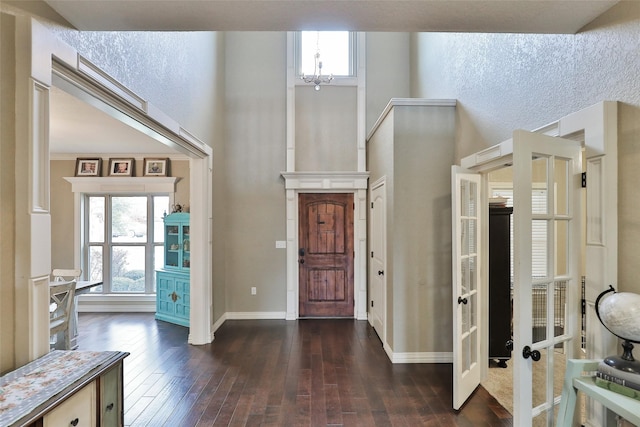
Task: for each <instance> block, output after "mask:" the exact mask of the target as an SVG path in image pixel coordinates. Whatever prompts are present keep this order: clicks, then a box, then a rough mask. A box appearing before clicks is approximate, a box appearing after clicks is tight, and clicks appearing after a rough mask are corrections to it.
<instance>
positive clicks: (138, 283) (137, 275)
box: [111, 246, 145, 292]
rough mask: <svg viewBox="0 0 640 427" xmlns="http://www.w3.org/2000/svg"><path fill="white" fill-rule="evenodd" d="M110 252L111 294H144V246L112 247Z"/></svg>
mask: <svg viewBox="0 0 640 427" xmlns="http://www.w3.org/2000/svg"><path fill="white" fill-rule="evenodd" d="M111 252H112V255H111V292H144V291H145V276H144V266H145V255H144V252H145V248H144V246H113V247H112V249H111Z"/></svg>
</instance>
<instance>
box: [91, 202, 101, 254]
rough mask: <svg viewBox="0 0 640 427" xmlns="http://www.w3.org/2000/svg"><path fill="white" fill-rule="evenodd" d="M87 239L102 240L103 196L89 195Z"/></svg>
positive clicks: (98, 241)
mask: <svg viewBox="0 0 640 427" xmlns="http://www.w3.org/2000/svg"><path fill="white" fill-rule="evenodd" d="M89 241H90V242H95V243H102V242H104V197H89Z"/></svg>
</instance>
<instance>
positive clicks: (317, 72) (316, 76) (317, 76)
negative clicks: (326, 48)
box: [300, 32, 333, 90]
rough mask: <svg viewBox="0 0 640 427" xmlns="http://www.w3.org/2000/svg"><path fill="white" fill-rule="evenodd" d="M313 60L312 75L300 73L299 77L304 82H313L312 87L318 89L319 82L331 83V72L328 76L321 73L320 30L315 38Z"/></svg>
mask: <svg viewBox="0 0 640 427" xmlns="http://www.w3.org/2000/svg"><path fill="white" fill-rule="evenodd" d="M314 62H315V65H314V68H313V75H312V76H307V75H305V74H304V73H302V75H301V76H300V79H302V81H304V82H305V83H313V84H314V85H315V87H314V89H315V90H320V84H321V83H326V84H329V83H331V80H333V74H329V75H328V76H323V75H322V61H321V60H320V32H318V38H317V39H316V54H315V55H314Z"/></svg>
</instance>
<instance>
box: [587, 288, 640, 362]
mask: <svg viewBox="0 0 640 427" xmlns="http://www.w3.org/2000/svg"><path fill="white" fill-rule="evenodd" d="M611 292H613V294H611V295H608V296H607V297H606V298H605V295H607V294H609V293H611ZM595 307H596V314H597V315H598V319H599V320H600V323H602V325H603V326H604V327H605V328H607V330H609V332H611V333H612V334H613V335H615V336H617V337H618V338H620V339H621V340H623V343H622V349H623V352H622V355H621V356H617V355H615V356H609V357H606V358H605V359H604V363H606V364H607V365H609V366H611V367H612V368H616V369H619V370H621V371H625V372H629V373H634V374H640V362H638V361H636V360H635V359H634V358H633V344H632V343H640V295H638V294H634V293H631V292H616V291H615V289H614V288H613V286H609V289H607V290H605V291H603V292H602V293H601V294H600V295H598V298H596V304H595Z"/></svg>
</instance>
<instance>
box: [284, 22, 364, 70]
mask: <svg viewBox="0 0 640 427" xmlns="http://www.w3.org/2000/svg"><path fill="white" fill-rule="evenodd" d="M355 34H356V33H353V32H349V31H300V32H299V33H297V35H296V37H297V43H296V46H297V49H296V70H297V74H298V75H299V76H300V75H302V74H305V75H313V74H314V73H315V72H316V70H315V55H316V54H317V53H318V52H319V53H320V60H321V61H322V75H329V74H333V76H334V77H336V78H340V77H355V75H356V71H355V70H356V66H355V63H356V61H355V58H356V55H355V50H356V49H355V46H356V43H355Z"/></svg>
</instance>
